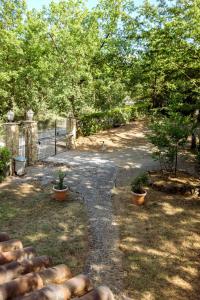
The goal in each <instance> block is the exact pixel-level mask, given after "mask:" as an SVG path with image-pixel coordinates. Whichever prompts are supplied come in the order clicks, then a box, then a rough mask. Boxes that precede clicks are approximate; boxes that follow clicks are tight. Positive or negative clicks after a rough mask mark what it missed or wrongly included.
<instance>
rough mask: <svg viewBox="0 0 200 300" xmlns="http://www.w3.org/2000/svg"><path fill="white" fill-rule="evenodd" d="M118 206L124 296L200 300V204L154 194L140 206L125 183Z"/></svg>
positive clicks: (116, 197) (118, 193) (118, 190)
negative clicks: (132, 198)
mask: <svg viewBox="0 0 200 300" xmlns="http://www.w3.org/2000/svg"><path fill="white" fill-rule="evenodd" d="M114 203H115V207H116V209H115V211H116V217H117V220H118V224H119V228H120V235H121V240H120V249H121V251H122V252H123V254H124V255H123V270H124V292H125V293H127V294H128V296H129V297H130V298H131V299H135V300H141V299H142V300H146V299H148V300H157V299H162V300H165V299H166V300H167V299H173V300H188V299H194V300H197V299H199V277H198V276H199V273H198V271H199V265H200V256H199V253H200V235H199V228H200V199H199V198H197V196H194V195H193V196H192V195H188V196H183V195H167V194H165V193H162V192H159V191H154V190H153V189H149V191H148V196H147V204H146V205H145V206H142V207H138V206H135V205H134V204H132V201H131V195H130V186H128V185H127V186H126V185H125V184H124V186H122V185H121V186H120V183H119V186H118V187H117V188H116V190H115V195H114Z"/></svg>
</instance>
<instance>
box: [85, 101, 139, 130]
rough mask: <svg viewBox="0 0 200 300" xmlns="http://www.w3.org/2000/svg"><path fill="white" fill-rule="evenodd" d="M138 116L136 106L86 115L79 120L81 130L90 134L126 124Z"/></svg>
mask: <svg viewBox="0 0 200 300" xmlns="http://www.w3.org/2000/svg"><path fill="white" fill-rule="evenodd" d="M136 118H137V110H136V108H135V107H134V106H129V107H122V108H115V109H113V110H109V111H102V112H96V113H92V114H88V115H84V116H82V117H81V118H80V120H79V131H80V133H81V134H82V135H84V136H88V135H91V134H94V133H96V132H98V131H101V130H105V129H109V128H113V127H117V126H120V125H123V124H126V123H128V122H130V121H132V120H135V119H136Z"/></svg>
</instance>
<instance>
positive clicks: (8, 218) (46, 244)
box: [0, 180, 88, 274]
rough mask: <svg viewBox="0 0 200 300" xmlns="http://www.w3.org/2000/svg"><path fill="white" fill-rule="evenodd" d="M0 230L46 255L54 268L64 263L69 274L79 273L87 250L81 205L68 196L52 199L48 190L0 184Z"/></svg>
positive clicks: (85, 220) (85, 226)
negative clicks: (60, 199)
mask: <svg viewBox="0 0 200 300" xmlns="http://www.w3.org/2000/svg"><path fill="white" fill-rule="evenodd" d="M0 229H1V231H5V232H7V233H8V234H9V235H10V236H11V237H12V238H17V239H20V240H21V241H22V242H23V245H24V247H26V246H33V247H34V248H35V249H36V251H37V254H38V256H39V255H48V256H51V257H52V259H53V263H54V265H56V264H60V263H64V264H66V265H67V266H69V267H70V268H71V271H72V272H73V274H78V273H81V272H83V267H84V263H85V258H86V255H87V249H88V238H87V235H88V234H87V217H86V213H85V210H84V206H83V204H82V203H81V202H80V201H75V196H74V195H73V194H71V196H70V198H69V200H68V201H65V202H57V201H55V200H53V199H52V194H51V188H46V187H45V188H44V187H41V186H40V185H39V184H36V183H21V184H17V183H14V182H13V181H10V180H7V181H6V182H4V183H2V184H1V185H0Z"/></svg>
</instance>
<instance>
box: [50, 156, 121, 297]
mask: <svg viewBox="0 0 200 300" xmlns="http://www.w3.org/2000/svg"><path fill="white" fill-rule="evenodd" d="M47 162H53V163H55V162H56V163H61V164H66V163H67V165H68V166H69V167H70V171H69V172H68V175H67V178H66V182H67V184H68V185H69V187H70V189H71V190H73V191H75V192H78V193H79V194H80V195H81V197H82V198H83V200H84V203H85V205H86V208H87V213H88V221H89V235H90V236H89V246H90V251H89V254H88V259H87V262H86V265H85V272H86V273H87V274H88V275H89V276H90V278H92V281H93V282H95V283H97V284H107V285H109V286H110V288H111V289H112V290H113V291H114V293H116V294H118V293H119V291H120V290H121V288H122V281H121V277H120V274H121V269H120V261H121V253H120V251H119V248H118V241H119V232H118V228H117V226H116V224H115V222H114V214H113V207H112V201H111V196H112V189H113V187H114V186H115V181H116V174H117V167H116V166H115V165H114V164H113V163H111V162H110V161H109V160H107V159H106V158H102V157H101V154H98V153H96V154H94V153H86V152H83V153H76V152H66V153H62V154H60V155H57V156H56V157H50V158H49V159H47ZM111 277H112V279H111ZM112 283H113V284H112Z"/></svg>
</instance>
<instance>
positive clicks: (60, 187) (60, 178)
mask: <svg viewBox="0 0 200 300" xmlns="http://www.w3.org/2000/svg"><path fill="white" fill-rule="evenodd" d="M65 177H66V173H65V172H63V171H62V170H59V171H58V183H57V185H56V186H55V188H56V189H57V190H64V189H65V188H66V186H65V185H64V178H65Z"/></svg>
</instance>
